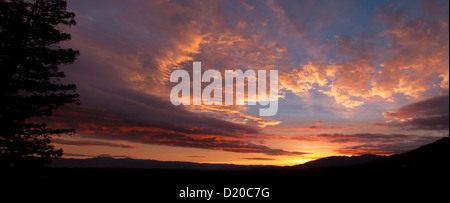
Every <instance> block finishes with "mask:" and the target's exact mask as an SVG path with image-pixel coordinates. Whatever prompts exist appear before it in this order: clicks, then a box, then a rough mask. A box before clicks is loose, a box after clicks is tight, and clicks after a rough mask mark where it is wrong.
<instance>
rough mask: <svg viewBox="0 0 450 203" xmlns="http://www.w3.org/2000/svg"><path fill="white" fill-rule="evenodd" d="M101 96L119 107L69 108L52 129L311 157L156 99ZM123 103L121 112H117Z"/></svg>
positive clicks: (60, 113) (252, 131) (249, 129)
mask: <svg viewBox="0 0 450 203" xmlns="http://www.w3.org/2000/svg"><path fill="white" fill-rule="evenodd" d="M97 95H98V96H100V97H102V98H104V99H106V98H111V101H114V102H111V103H106V104H105V105H103V108H101V107H92V106H88V105H80V106H69V107H66V108H64V109H61V110H60V111H58V112H56V113H55V114H54V115H53V116H52V117H50V118H48V119H49V120H50V121H51V122H50V123H51V124H52V125H54V126H56V127H58V126H64V127H71V128H75V129H76V130H77V134H78V135H80V136H83V137H87V138H96V139H102V140H114V141H118V140H119V141H127V142H135V143H143V144H158V145H166V146H178V147H192V148H202V149H212V150H224V151H231V152H239V153H263V154H266V155H274V156H277V155H303V154H306V153H305V152H290V151H285V150H282V149H272V148H270V147H267V146H265V145H263V144H261V143H259V144H254V143H252V142H251V141H250V140H246V139H244V138H243V137H244V136H243V135H245V134H255V133H258V132H259V130H260V129H259V128H257V127H253V126H248V125H242V124H235V123H231V122H227V121H223V120H220V119H217V118H214V117H211V116H207V115H203V114H198V113H194V112H190V111H187V110H185V109H184V108H183V107H182V106H180V107H175V106H173V105H171V104H170V102H167V101H163V100H162V99H160V98H158V97H154V96H151V95H147V94H142V93H138V92H135V91H133V90H129V91H122V92H120V94H113V95H111V94H108V93H106V92H103V91H99V92H98V94H97ZM119 95H120V96H119ZM117 103H119V104H120V106H116V105H117ZM55 143H61V144H77V145H88V144H90V145H109V146H111V145H112V144H110V143H109V142H105V143H103V142H74V141H67V140H57V139H56V140H55ZM115 146H117V145H115ZM121 147H123V146H121Z"/></svg>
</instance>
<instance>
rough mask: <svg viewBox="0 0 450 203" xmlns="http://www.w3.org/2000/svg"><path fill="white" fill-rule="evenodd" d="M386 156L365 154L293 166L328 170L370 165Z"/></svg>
mask: <svg viewBox="0 0 450 203" xmlns="http://www.w3.org/2000/svg"><path fill="white" fill-rule="evenodd" d="M383 157H384V156H379V155H373V154H365V155H360V156H350V157H348V156H329V157H325V158H321V159H317V160H314V161H309V162H306V163H304V164H299V165H295V166H292V168H297V169H313V168H327V167H344V166H353V165H358V164H364V163H369V162H372V161H375V160H378V159H380V158H383Z"/></svg>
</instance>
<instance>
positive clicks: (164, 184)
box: [0, 138, 450, 203]
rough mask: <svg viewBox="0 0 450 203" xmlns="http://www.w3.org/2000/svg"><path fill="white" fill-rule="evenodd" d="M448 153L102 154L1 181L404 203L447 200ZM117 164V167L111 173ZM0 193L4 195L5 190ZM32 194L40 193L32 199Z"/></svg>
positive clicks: (439, 145)
mask: <svg viewBox="0 0 450 203" xmlns="http://www.w3.org/2000/svg"><path fill="white" fill-rule="evenodd" d="M449 156H450V153H449V139H448V138H442V139H440V140H437V141H435V142H433V143H431V144H427V145H424V146H422V147H419V148H417V149H414V150H411V151H409V152H406V153H402V154H398V155H392V156H388V157H378V156H374V155H363V156H356V157H328V158H323V159H319V160H316V161H312V162H309V163H306V164H304V165H303V166H302V165H299V166H293V167H257V166H239V165H232V164H230V165H228V164H224V165H221V164H196V163H189V162H161V161H155V160H139V159H137V160H136V159H117V158H108V157H98V158H92V159H85V160H81V159H80V160H75V159H60V160H56V161H55V163H54V165H52V167H51V168H45V169H40V170H33V171H24V170H25V169H24V170H15V171H7V172H6V173H3V174H2V176H0V180H2V184H4V185H7V186H9V187H7V188H9V190H17V188H20V191H21V192H23V193H24V194H28V193H30V192H35V193H38V194H46V193H48V190H49V188H51V192H52V193H51V194H52V195H54V194H58V195H60V196H62V197H72V196H74V194H76V196H77V197H79V198H81V199H87V198H91V197H102V198H103V197H112V198H117V197H122V198H129V197H135V198H137V199H148V200H149V201H150V200H154V199H155V200H156V199H158V200H159V199H164V200H167V201H170V202H178V201H183V202H185V201H188V202H189V201H196V202H200V201H202V199H181V198H180V197H179V196H178V194H179V191H180V190H186V188H187V187H189V188H192V189H211V190H214V192H218V193H223V192H224V188H255V187H257V188H270V198H224V197H222V196H220V195H215V196H214V200H213V202H230V201H233V202H246V203H248V202H291V201H293V200H294V201H298V200H300V202H310V201H311V202H312V201H314V202H331V201H339V202H340V201H343V202H366V201H368V200H370V201H376V202H377V201H379V202H384V201H399V202H408V201H417V200H418V199H424V198H426V199H424V200H426V201H427V202H448V200H449V196H448V190H449V189H450V188H449V184H448V182H449V181H450V180H449V173H448V170H449V169H450V168H449V164H448V162H449V161H448V160H449V158H450V157H449ZM369 159H375V160H373V161H369ZM337 160H343V161H341V163H339V161H337ZM74 164H75V166H76V167H75V166H74ZM108 164H109V165H108ZM119 165H121V168H117V167H118V166H119ZM57 166H58V167H57ZM94 166H95V167H96V168H95V167H94ZM125 166H126V167H125ZM156 166H157V167H159V168H157V167H156ZM169 166H170V167H172V168H170V167H169ZM64 167H67V168H64ZM89 167H90V168H89ZM139 167H141V168H139ZM152 167H153V168H152ZM240 167H242V168H240ZM252 167H253V168H252ZM149 168H152V169H149ZM167 169H169V170H167ZM209 169H211V170H209ZM223 169H225V170H223ZM228 169H231V170H228ZM24 185H26V187H24ZM55 185H57V186H58V187H54V186H55ZM4 193H5V194H9V193H8V190H6V191H4ZM19 197H20V196H19ZM38 197H43V196H39V195H36V196H33V198H35V199H36V198H38Z"/></svg>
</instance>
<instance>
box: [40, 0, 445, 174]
mask: <svg viewBox="0 0 450 203" xmlns="http://www.w3.org/2000/svg"><path fill="white" fill-rule="evenodd" d="M68 10H70V11H73V12H74V13H76V15H77V18H76V20H77V25H76V26H74V27H71V28H70V30H69V31H70V33H71V35H72V39H71V40H70V41H69V42H67V43H66V44H64V45H63V46H68V47H72V48H74V49H76V50H80V53H81V54H80V56H79V57H78V59H77V60H76V62H75V63H74V64H71V65H69V66H65V67H63V68H62V70H63V71H64V72H65V74H66V79H65V80H64V81H65V82H68V83H74V84H76V85H77V88H78V89H77V92H78V93H79V94H80V101H81V104H80V105H67V106H64V107H62V108H60V109H58V110H57V111H56V112H55V113H54V114H53V115H52V116H51V117H48V118H44V119H45V121H46V122H48V124H49V126H53V127H68V128H74V129H75V130H76V133H75V134H74V135H73V136H67V135H65V136H61V137H55V138H54V140H53V143H54V144H55V145H56V146H57V147H59V148H62V149H63V150H64V153H65V154H64V155H63V158H92V157H97V156H111V157H115V158H135V159H154V160H161V161H188V162H198V163H231V164H242V165H253V164H257V165H283V166H284V165H296V164H301V163H304V162H307V161H310V160H315V159H318V158H322V157H327V156H343V155H345V156H352V155H363V154H377V155H391V154H396V153H401V152H405V151H408V150H411V149H414V148H416V147H418V146H421V145H424V144H427V143H430V142H433V141H435V140H437V139H439V138H442V137H446V136H448V134H449V124H448V122H449V120H448V115H449V96H448V95H449V2H448V1H416V0H411V1H409V0H408V1H406V0H405V1H381V0H380V1H370V0H363V1H287V0H286V1H284V0H283V1H275V0H267V1H256V0H255V1H251V0H243V1H240V0H239V1H226V0H223V1H219V0H218V1H171V0H152V1H139V0H131V1H120V0H108V1H106V0H95V1H92V0H72V1H68ZM194 61H198V62H201V68H202V71H203V72H204V71H207V70H217V71H218V72H219V73H221V74H222V77H223V79H224V80H225V77H224V76H225V70H238V69H239V70H242V71H246V70H254V71H255V72H257V70H267V82H269V79H268V78H269V72H270V71H269V70H278V83H279V85H278V88H279V90H278V111H277V113H276V115H275V116H260V113H259V110H260V109H261V108H267V106H265V107H264V106H261V105H260V104H257V105H211V106H208V105H179V106H175V105H173V104H172V103H171V101H170V92H171V90H172V88H173V87H174V86H175V85H177V83H175V82H170V76H171V74H172V72H173V71H175V70H186V71H187V72H188V73H189V74H190V76H191V77H192V74H193V73H192V72H193V62H194ZM191 82H192V78H191ZM208 84H209V83H207V82H203V83H202V87H203V88H204V87H205V86H207V85H208ZM223 84H225V83H223ZM245 84H247V83H245ZM223 87H225V86H223ZM245 90H246V91H247V86H246V88H245ZM269 91H270V90H269V83H267V91H266V92H267V93H269ZM222 94H223V95H222V98H223V99H224V100H225V95H226V92H225V88H224V90H223V92H222ZM191 96H192V94H191ZM247 96H248V94H245V97H247ZM39 119H41V118H39Z"/></svg>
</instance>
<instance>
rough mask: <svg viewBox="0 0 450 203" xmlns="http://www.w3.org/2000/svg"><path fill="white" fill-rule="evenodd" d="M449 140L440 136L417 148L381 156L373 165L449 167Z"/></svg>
mask: <svg viewBox="0 0 450 203" xmlns="http://www.w3.org/2000/svg"><path fill="white" fill-rule="evenodd" d="M448 160H450V141H449V138H448V137H444V138H441V139H439V140H437V141H435V142H433V143H431V144H427V145H424V146H421V147H419V148H417V149H414V150H411V151H408V152H405V153H403V154H396V155H392V156H388V157H384V158H381V159H379V160H376V161H374V162H373V163H372V164H373V165H378V166H385V167H402V168H449V161H448Z"/></svg>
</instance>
